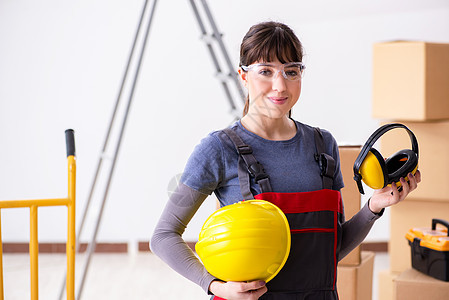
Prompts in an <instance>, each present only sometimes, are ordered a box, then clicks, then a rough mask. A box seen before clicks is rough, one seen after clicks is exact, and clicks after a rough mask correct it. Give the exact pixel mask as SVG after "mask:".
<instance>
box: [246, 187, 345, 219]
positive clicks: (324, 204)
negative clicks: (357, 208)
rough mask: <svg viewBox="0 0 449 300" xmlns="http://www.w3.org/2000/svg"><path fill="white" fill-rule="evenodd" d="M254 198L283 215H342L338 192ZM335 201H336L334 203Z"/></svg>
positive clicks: (327, 191)
mask: <svg viewBox="0 0 449 300" xmlns="http://www.w3.org/2000/svg"><path fill="white" fill-rule="evenodd" d="M254 198H256V199H259V200H266V201H270V202H271V203H273V204H274V205H276V206H277V207H279V208H280V209H281V210H282V211H283V212H284V213H285V214H291V213H292V214H294V213H305V212H313V211H326V210H327V211H334V212H339V213H343V207H342V203H341V195H340V192H339V191H334V190H319V191H313V192H302V193H274V192H269V193H262V194H258V195H256V196H255V197H254ZM336 199H337V201H335V200H336Z"/></svg>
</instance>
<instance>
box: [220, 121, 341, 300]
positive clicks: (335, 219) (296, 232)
mask: <svg viewBox="0 0 449 300" xmlns="http://www.w3.org/2000/svg"><path fill="white" fill-rule="evenodd" d="M223 131H224V133H226V135H227V136H228V137H229V138H230V139H231V141H232V142H233V143H234V144H235V147H236V149H237V152H238V153H239V162H238V164H239V166H238V176H239V182H240V189H241V191H242V195H243V199H245V200H249V199H262V200H266V201H270V202H272V203H273V204H275V205H277V206H278V207H279V208H280V209H281V210H282V211H283V212H284V213H285V215H286V217H287V219H288V222H289V225H290V230H291V249H290V255H289V257H288V259H287V262H286V263H285V265H284V267H283V268H282V270H281V271H280V272H279V273H278V274H277V275H276V277H274V278H273V279H272V280H271V281H269V282H268V283H267V288H268V292H267V293H266V294H264V295H263V296H262V297H261V298H259V299H264V300H265V299H270V300H271V299H274V300H277V299H282V300H284V299H310V300H321V299H323V300H324V299H326V300H327V299H338V294H337V262H338V252H339V249H340V241H341V220H342V215H343V205H342V200H341V195H340V192H339V191H335V190H332V183H333V176H334V170H335V161H334V159H333V158H332V156H330V155H328V154H326V153H324V142H323V136H322V134H321V131H320V130H319V129H318V128H315V133H314V134H315V146H316V150H317V152H316V154H315V157H311V159H315V160H316V161H317V163H319V165H320V169H321V177H322V181H323V189H321V190H318V191H313V192H298V193H277V192H273V191H272V190H271V185H270V181H269V176H268V174H266V173H265V170H264V169H263V167H262V165H261V164H260V163H259V162H258V161H257V160H256V159H255V157H254V156H253V154H252V149H251V147H250V146H249V145H246V144H245V143H244V142H243V141H242V139H241V138H240V137H239V136H238V135H237V134H236V133H235V131H233V130H231V129H225V130H223ZM249 176H252V177H254V179H255V181H256V183H257V184H259V186H260V188H261V191H262V193H260V194H257V195H253V194H252V193H251V189H250V177H249ZM213 299H214V300H219V299H221V298H219V297H214V298H213Z"/></svg>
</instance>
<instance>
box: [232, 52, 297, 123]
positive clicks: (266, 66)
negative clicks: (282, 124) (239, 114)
mask: <svg viewBox="0 0 449 300" xmlns="http://www.w3.org/2000/svg"><path fill="white" fill-rule="evenodd" d="M283 71H284V72H283ZM297 72H298V65H297V64H296V65H295V64H291V63H290V64H289V63H287V64H281V63H280V62H279V61H273V62H269V63H264V62H261V61H257V62H255V63H253V64H251V65H250V66H249V68H248V69H246V71H244V70H242V69H239V74H240V78H241V80H242V82H243V83H244V85H245V87H246V88H247V89H248V95H249V101H250V105H249V110H248V114H252V115H255V114H256V115H260V116H265V117H268V118H282V117H285V116H286V115H287V114H288V112H289V111H290V109H291V108H292V107H293V106H294V105H295V104H296V102H297V101H298V98H299V95H300V94H301V76H300V74H297ZM300 72H302V69H301V70H300ZM284 75H285V76H286V77H287V78H285V77H284ZM298 76H299V78H298Z"/></svg>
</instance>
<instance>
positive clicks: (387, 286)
mask: <svg viewBox="0 0 449 300" xmlns="http://www.w3.org/2000/svg"><path fill="white" fill-rule="evenodd" d="M399 274H400V273H397V272H391V271H390V270H382V271H379V273H378V275H377V280H378V282H377V283H378V288H377V293H378V294H377V296H378V297H377V299H378V300H395V299H396V298H395V295H394V292H395V290H394V280H395V279H396V277H398V275H399Z"/></svg>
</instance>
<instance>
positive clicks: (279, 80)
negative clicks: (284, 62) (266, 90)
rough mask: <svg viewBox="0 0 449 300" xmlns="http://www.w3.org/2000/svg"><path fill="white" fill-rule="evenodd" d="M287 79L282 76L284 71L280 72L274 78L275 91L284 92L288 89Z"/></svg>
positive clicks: (273, 87)
mask: <svg viewBox="0 0 449 300" xmlns="http://www.w3.org/2000/svg"><path fill="white" fill-rule="evenodd" d="M285 81H286V79H285V78H284V76H283V74H282V70H278V71H277V72H276V74H275V75H274V77H273V81H272V89H273V90H274V91H278V92H283V91H285V89H286V88H287V85H286V82H285Z"/></svg>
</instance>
